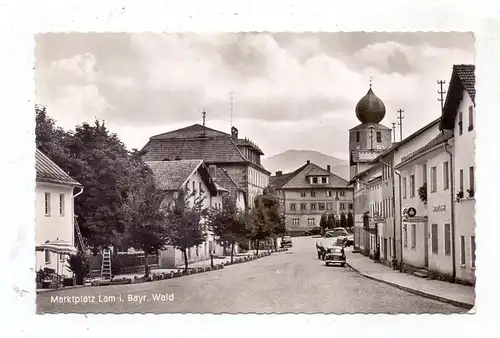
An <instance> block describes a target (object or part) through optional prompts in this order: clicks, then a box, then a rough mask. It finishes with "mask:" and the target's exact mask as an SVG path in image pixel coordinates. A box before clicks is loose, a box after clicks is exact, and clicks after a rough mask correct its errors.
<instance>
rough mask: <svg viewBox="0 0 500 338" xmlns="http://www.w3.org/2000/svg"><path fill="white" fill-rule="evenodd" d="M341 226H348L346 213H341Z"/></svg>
mask: <svg viewBox="0 0 500 338" xmlns="http://www.w3.org/2000/svg"><path fill="white" fill-rule="evenodd" d="M340 226H341V227H343V228H345V227H346V226H347V218H346V216H345V213H343V212H342V213H340Z"/></svg>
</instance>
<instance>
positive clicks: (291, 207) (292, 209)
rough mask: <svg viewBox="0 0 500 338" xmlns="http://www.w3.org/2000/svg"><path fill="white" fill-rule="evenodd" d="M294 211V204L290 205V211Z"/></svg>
mask: <svg viewBox="0 0 500 338" xmlns="http://www.w3.org/2000/svg"><path fill="white" fill-rule="evenodd" d="M295 210H296V207H295V203H290V211H295Z"/></svg>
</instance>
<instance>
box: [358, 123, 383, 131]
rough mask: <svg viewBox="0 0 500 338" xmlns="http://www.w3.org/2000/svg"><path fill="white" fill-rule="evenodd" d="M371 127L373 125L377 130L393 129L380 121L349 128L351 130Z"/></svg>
mask: <svg viewBox="0 0 500 338" xmlns="http://www.w3.org/2000/svg"><path fill="white" fill-rule="evenodd" d="M371 127H373V129H375V130H391V128H389V127H386V126H384V125H383V124H380V123H361V124H358V125H357V126H356V127H354V128H351V129H349V131H353V130H365V129H370V128H371Z"/></svg>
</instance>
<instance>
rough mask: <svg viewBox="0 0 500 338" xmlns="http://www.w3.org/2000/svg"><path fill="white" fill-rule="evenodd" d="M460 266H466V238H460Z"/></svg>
mask: <svg viewBox="0 0 500 338" xmlns="http://www.w3.org/2000/svg"><path fill="white" fill-rule="evenodd" d="M460 265H464V266H465V237H464V236H460Z"/></svg>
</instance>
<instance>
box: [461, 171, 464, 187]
mask: <svg viewBox="0 0 500 338" xmlns="http://www.w3.org/2000/svg"><path fill="white" fill-rule="evenodd" d="M460 191H462V192H463V191H464V170H463V169H460Z"/></svg>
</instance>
